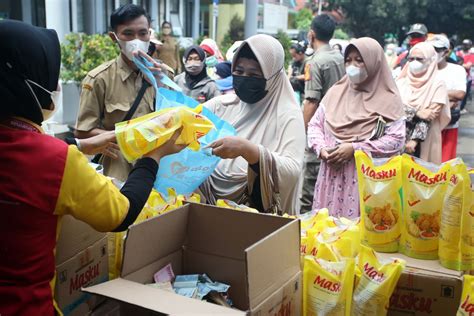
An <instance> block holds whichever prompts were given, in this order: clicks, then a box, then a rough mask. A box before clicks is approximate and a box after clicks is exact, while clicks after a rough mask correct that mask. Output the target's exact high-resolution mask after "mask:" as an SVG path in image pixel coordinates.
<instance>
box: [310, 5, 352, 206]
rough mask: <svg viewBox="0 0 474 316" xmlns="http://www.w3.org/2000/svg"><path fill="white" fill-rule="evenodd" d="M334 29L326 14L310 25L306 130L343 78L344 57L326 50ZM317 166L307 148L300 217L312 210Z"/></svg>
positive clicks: (315, 158) (311, 152) (332, 50)
mask: <svg viewBox="0 0 474 316" xmlns="http://www.w3.org/2000/svg"><path fill="white" fill-rule="evenodd" d="M335 28H336V23H335V22H334V20H333V19H332V18H331V17H330V16H329V15H327V14H321V15H318V16H317V17H315V18H314V19H313V22H312V23H311V30H310V32H309V34H308V37H309V42H310V44H311V46H312V48H313V49H314V54H313V56H312V57H311V58H310V59H309V60H308V62H307V63H306V67H305V93H304V94H305V101H304V105H303V117H304V123H305V127H306V129H308V123H309V121H310V120H311V119H312V118H313V116H314V114H315V113H316V109H317V108H318V106H319V103H320V102H321V100H322V99H323V97H324V95H325V94H326V92H327V91H328V90H329V88H331V87H332V85H334V84H335V83H336V82H338V81H339V80H340V79H341V78H342V76H344V74H345V68H344V57H343V56H342V55H341V53H340V52H339V51H338V50H334V49H332V48H331V46H329V40H330V39H331V38H332V36H333V34H334V30H335ZM319 164H320V161H319V159H318V157H316V154H315V153H314V151H313V150H311V149H309V148H307V149H306V152H305V167H304V178H303V192H302V197H301V213H305V212H309V211H310V210H311V208H312V205H313V196H314V186H315V184H316V179H317V176H318V171H319Z"/></svg>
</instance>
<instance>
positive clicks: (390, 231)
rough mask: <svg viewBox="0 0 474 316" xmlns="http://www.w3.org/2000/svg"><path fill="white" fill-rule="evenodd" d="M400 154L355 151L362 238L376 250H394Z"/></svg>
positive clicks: (399, 211)
mask: <svg viewBox="0 0 474 316" xmlns="http://www.w3.org/2000/svg"><path fill="white" fill-rule="evenodd" d="M401 159H402V158H401V156H396V157H394V158H392V159H373V158H371V157H369V156H368V155H367V154H366V153H365V152H363V151H360V150H358V151H356V152H355V160H356V168H357V179H358V186H359V200H360V210H361V211H360V213H361V216H360V220H361V230H362V242H363V244H365V245H368V246H370V247H372V248H373V249H375V250H376V251H379V252H397V251H398V248H399V239H400V234H401V214H402V207H403V206H402V205H403V203H402V177H401V173H402V166H401Z"/></svg>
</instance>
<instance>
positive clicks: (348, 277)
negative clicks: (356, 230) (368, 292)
mask: <svg viewBox="0 0 474 316" xmlns="http://www.w3.org/2000/svg"><path fill="white" fill-rule="evenodd" d="M354 265H355V264H354V259H352V258H349V259H345V260H342V261H339V262H333V261H329V260H325V259H322V258H314V257H312V256H306V257H305V264H304V271H303V315H304V316H349V315H350V312H351V302H352V291H353V285H354Z"/></svg>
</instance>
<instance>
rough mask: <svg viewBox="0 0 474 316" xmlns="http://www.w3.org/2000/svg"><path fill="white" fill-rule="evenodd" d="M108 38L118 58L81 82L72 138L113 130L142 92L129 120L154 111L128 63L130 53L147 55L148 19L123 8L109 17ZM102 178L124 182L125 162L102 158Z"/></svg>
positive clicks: (137, 74) (151, 99) (136, 10)
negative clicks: (117, 50)
mask: <svg viewBox="0 0 474 316" xmlns="http://www.w3.org/2000/svg"><path fill="white" fill-rule="evenodd" d="M110 24H111V27H112V32H110V33H109V36H110V37H111V38H112V40H113V41H114V42H115V43H117V44H118V45H119V47H120V50H121V54H120V55H119V56H118V57H117V58H116V59H114V60H111V61H108V62H106V63H104V64H102V65H100V66H99V67H97V68H95V69H94V70H92V71H90V72H89V73H88V74H87V76H86V77H85V79H84V80H83V81H82V91H81V98H80V105H79V114H78V119H77V124H76V137H77V138H86V137H91V136H94V135H97V134H100V133H104V132H105V131H109V130H113V129H114V128H115V123H118V122H121V121H123V120H124V118H125V117H126V115H127V113H128V112H129V111H130V109H131V107H132V104H133V103H134V102H135V100H136V99H140V98H137V96H139V94H141V93H140V90H142V89H143V91H142V94H143V96H142V98H141V99H140V100H139V103H138V107H137V108H136V110H135V112H134V113H133V116H132V118H135V117H139V116H143V115H145V114H148V113H151V112H152V111H154V97H155V91H154V90H153V88H152V87H151V86H150V85H149V84H147V83H146V82H145V81H144V78H143V75H142V74H141V73H140V72H139V71H138V69H137V67H136V66H135V64H134V63H133V62H132V61H131V60H132V58H133V54H132V53H133V51H135V50H137V49H141V50H142V51H144V52H147V51H148V48H149V43H150V31H149V29H150V17H149V16H148V15H147V13H146V11H145V10H144V9H143V8H142V7H139V6H137V5H133V4H126V5H124V6H122V7H120V8H118V9H117V10H115V11H114V12H113V13H112V15H111V17H110ZM102 159H103V160H102V163H103V165H104V174H105V175H107V176H111V177H114V178H116V179H118V180H121V181H124V180H125V179H126V178H127V175H128V173H129V172H130V170H131V164H129V163H128V162H127V161H126V160H125V158H124V157H123V156H122V155H121V154H120V153H119V154H118V158H116V159H112V158H110V157H103V158H102Z"/></svg>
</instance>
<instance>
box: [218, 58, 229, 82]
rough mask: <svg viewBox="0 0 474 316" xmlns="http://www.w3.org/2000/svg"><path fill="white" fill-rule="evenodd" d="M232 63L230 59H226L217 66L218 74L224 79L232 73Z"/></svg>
mask: <svg viewBox="0 0 474 316" xmlns="http://www.w3.org/2000/svg"><path fill="white" fill-rule="evenodd" d="M231 68H232V63H231V62H230V61H224V62H221V63H218V64H217V66H216V74H217V75H218V76H219V77H221V78H222V79H224V78H227V77H230V76H231V75H232V71H231Z"/></svg>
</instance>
